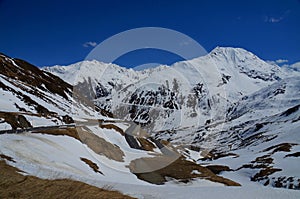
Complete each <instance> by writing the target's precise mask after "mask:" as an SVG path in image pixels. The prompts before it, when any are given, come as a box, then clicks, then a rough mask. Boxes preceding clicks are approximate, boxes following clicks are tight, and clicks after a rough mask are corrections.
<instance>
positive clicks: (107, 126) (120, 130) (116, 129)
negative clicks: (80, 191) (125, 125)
mask: <svg viewBox="0 0 300 199" xmlns="http://www.w3.org/2000/svg"><path fill="white" fill-rule="evenodd" d="M99 127H100V128H104V129H114V130H115V131H117V132H119V133H120V134H121V135H122V136H124V135H125V133H124V131H123V130H122V129H121V128H120V127H118V126H116V125H114V124H99Z"/></svg>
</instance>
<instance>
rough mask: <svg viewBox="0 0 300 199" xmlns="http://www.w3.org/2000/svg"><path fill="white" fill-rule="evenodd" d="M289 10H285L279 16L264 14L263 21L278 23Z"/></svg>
mask: <svg viewBox="0 0 300 199" xmlns="http://www.w3.org/2000/svg"><path fill="white" fill-rule="evenodd" d="M290 12H291V11H290V10H286V11H285V12H284V13H283V14H282V15H281V16H280V17H273V16H265V20H264V21H265V22H268V23H279V22H281V21H282V20H284V19H285V18H286V17H287V16H288V15H289V14H290Z"/></svg>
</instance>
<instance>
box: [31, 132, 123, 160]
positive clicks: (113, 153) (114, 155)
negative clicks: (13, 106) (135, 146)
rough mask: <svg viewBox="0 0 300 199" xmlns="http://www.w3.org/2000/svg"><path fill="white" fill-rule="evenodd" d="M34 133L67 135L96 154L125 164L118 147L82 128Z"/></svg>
mask: <svg viewBox="0 0 300 199" xmlns="http://www.w3.org/2000/svg"><path fill="white" fill-rule="evenodd" d="M32 133H43V134H49V135H66V136H70V137H73V138H75V139H77V140H79V141H80V142H82V143H83V144H86V145H87V146H88V147H89V148H90V149H91V150H93V151H94V152H95V153H97V154H100V155H104V156H106V157H107V158H109V159H112V160H116V161H119V162H123V161H124V160H123V157H124V156H125V154H124V152H123V151H122V150H121V149H120V148H119V147H118V146H116V145H114V144H111V143H110V142H107V141H106V140H105V139H103V138H101V137H99V136H97V135H95V134H93V133H92V132H89V131H87V130H85V129H83V128H81V127H77V128H74V127H69V128H58V129H48V130H39V131H33V132H32Z"/></svg>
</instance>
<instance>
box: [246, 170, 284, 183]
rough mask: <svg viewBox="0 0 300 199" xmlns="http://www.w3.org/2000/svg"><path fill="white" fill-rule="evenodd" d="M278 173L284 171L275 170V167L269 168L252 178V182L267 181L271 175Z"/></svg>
mask: <svg viewBox="0 0 300 199" xmlns="http://www.w3.org/2000/svg"><path fill="white" fill-rule="evenodd" d="M277 171H282V169H277V168H273V167H267V168H264V169H261V170H260V171H259V172H258V173H256V174H255V175H254V176H253V177H252V178H251V180H252V181H260V180H263V179H266V178H267V177H268V176H269V175H271V174H273V173H275V172H277Z"/></svg>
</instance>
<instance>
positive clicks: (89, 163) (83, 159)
mask: <svg viewBox="0 0 300 199" xmlns="http://www.w3.org/2000/svg"><path fill="white" fill-rule="evenodd" d="M80 160H81V161H83V162H85V163H86V164H87V165H89V167H91V169H93V170H94V171H95V173H100V174H102V175H104V174H103V173H102V172H101V171H100V170H99V167H98V165H97V164H96V163H94V162H93V161H91V160H89V159H87V158H82V157H80Z"/></svg>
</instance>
